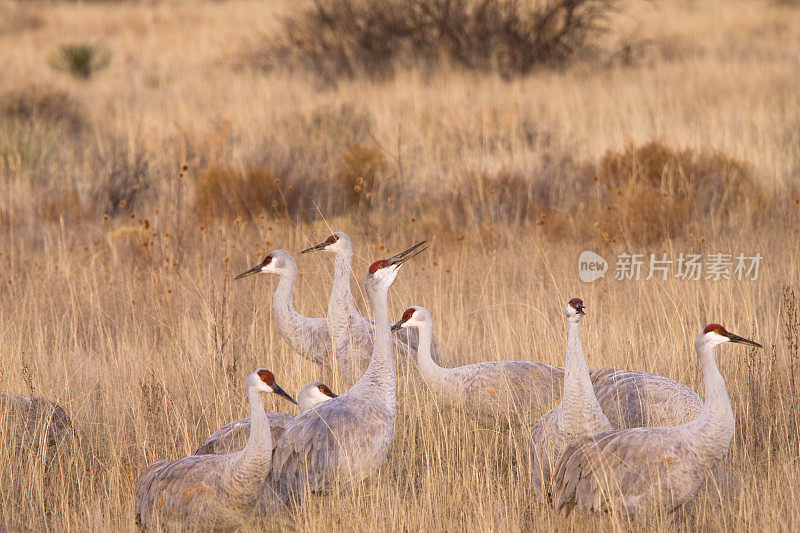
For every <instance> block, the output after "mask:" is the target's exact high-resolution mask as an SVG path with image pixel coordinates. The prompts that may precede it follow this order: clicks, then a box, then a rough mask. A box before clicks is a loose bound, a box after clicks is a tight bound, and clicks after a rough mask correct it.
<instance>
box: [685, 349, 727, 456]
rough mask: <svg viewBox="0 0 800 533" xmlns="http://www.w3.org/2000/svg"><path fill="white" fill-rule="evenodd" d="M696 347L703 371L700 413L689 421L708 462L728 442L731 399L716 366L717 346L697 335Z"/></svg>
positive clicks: (719, 454)
mask: <svg viewBox="0 0 800 533" xmlns="http://www.w3.org/2000/svg"><path fill="white" fill-rule="evenodd" d="M695 350H696V351H697V357H698V360H699V363H700V371H701V373H702V374H703V386H704V387H705V394H704V399H703V400H704V401H703V409H702V410H701V411H700V416H699V417H698V418H697V419H696V420H695V421H694V422H691V423H690V424H691V425H693V426H694V427H695V428H696V429H697V430H698V433H697V434H698V439H697V441H696V442H697V443H698V444H699V445H700V447H701V450H700V451H701V452H702V453H703V454H705V456H706V458H707V459H708V460H709V461H710V462H715V461H717V460H719V459H721V458H722V457H723V456H724V455H725V454H726V453H728V450H729V449H730V446H731V440H732V439H733V433H734V430H735V429H736V420H735V418H734V416H733V409H732V408H731V399H730V397H729V396H728V388H727V387H726V386H725V380H724V379H723V378H722V374H720V373H719V369H718V368H717V361H716V356H715V351H716V348H715V347H714V346H710V345H709V344H708V343H706V342H703V341H701V340H700V338H699V337H698V340H697V341H695Z"/></svg>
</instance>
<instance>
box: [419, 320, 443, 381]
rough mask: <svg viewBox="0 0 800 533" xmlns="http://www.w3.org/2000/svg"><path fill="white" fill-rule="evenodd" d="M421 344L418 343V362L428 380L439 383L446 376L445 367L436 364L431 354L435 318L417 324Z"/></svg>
mask: <svg viewBox="0 0 800 533" xmlns="http://www.w3.org/2000/svg"><path fill="white" fill-rule="evenodd" d="M417 329H418V331H419V344H418V345H417V364H418V365H419V371H420V373H421V374H422V377H424V378H425V380H426V381H430V382H432V384H434V385H438V384H439V383H440V382H441V381H442V379H443V378H444V373H445V369H443V368H442V367H440V366H439V365H437V364H436V362H435V361H434V360H433V357H432V356H431V344H432V342H433V320H431V319H428V320H425V321H424V322H422V323H421V324H419V325H418V326H417Z"/></svg>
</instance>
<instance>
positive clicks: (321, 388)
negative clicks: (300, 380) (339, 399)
mask: <svg viewBox="0 0 800 533" xmlns="http://www.w3.org/2000/svg"><path fill="white" fill-rule="evenodd" d="M317 388H318V389H319V391H320V392H321V393H322V394H324V395H325V396H330V397H331V398H336V395H335V394H334V393H333V392H332V391H331V389H329V388H328V386H327V385H324V384H319V385H317Z"/></svg>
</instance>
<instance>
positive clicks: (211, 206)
mask: <svg viewBox="0 0 800 533" xmlns="http://www.w3.org/2000/svg"><path fill="white" fill-rule="evenodd" d="M304 185H305V186H303V187H300V189H302V190H298V187H296V185H295V184H294V183H289V181H288V179H287V177H286V176H285V175H276V174H273V172H272V170H271V169H270V168H269V167H266V166H259V167H250V168H248V169H246V170H245V171H238V170H234V169H230V168H225V167H218V166H211V167H207V168H205V169H203V170H201V171H200V172H199V173H198V174H197V182H196V192H197V194H196V198H195V202H196V207H197V213H198V214H199V215H200V216H203V217H209V216H211V217H226V218H234V217H238V216H243V217H248V218H251V217H254V216H258V215H259V214H262V213H268V214H270V215H272V216H277V217H281V216H287V217H290V218H297V217H302V214H303V213H302V209H303V208H304V207H305V206H306V205H307V200H308V198H309V197H308V195H307V193H308V192H309V191H311V190H313V188H314V187H313V184H311V183H309V182H305V184H304Z"/></svg>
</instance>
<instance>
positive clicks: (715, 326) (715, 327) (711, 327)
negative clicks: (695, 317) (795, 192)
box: [703, 324, 728, 335]
mask: <svg viewBox="0 0 800 533" xmlns="http://www.w3.org/2000/svg"><path fill="white" fill-rule="evenodd" d="M711 332H714V333H719V334H720V335H727V334H728V332H727V331H726V330H725V328H723V327H722V326H720V325H719V324H709V325H707V326H706V329H704V330H703V333H711Z"/></svg>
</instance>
